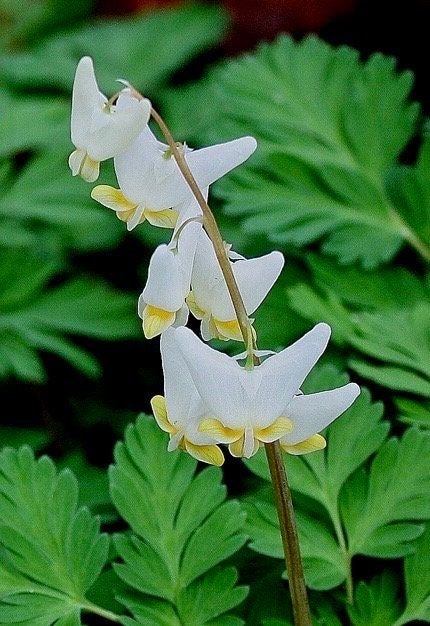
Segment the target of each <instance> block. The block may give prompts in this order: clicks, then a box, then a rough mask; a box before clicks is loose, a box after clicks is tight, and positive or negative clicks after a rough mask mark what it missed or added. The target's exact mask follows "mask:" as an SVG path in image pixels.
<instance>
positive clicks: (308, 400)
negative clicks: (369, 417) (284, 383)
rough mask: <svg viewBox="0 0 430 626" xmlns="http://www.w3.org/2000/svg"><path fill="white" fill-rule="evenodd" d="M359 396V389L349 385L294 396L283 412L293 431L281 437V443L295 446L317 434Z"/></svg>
mask: <svg viewBox="0 0 430 626" xmlns="http://www.w3.org/2000/svg"><path fill="white" fill-rule="evenodd" d="M359 394H360V387H359V386H358V385H356V384H355V383H349V384H348V385H344V386H343V387H339V388H338V389H331V390H330V391H321V392H320V393H312V394H309V395H299V396H295V397H294V398H293V399H292V400H291V402H290V403H289V404H288V406H287V407H286V409H285V412H284V415H285V416H286V417H288V418H290V419H291V420H292V422H293V423H294V430H293V431H292V432H291V433H288V435H285V437H282V439H281V442H282V443H285V444H289V445H291V444H296V443H300V442H301V441H304V440H305V439H308V437H311V436H312V435H315V434H316V433H319V432H320V431H321V430H323V429H324V428H326V426H328V425H329V424H331V422H333V420H335V419H336V418H337V417H339V415H342V413H344V411H346V410H347V409H348V408H349V407H350V406H351V404H352V403H353V402H354V400H355V399H356V398H357V396H358V395H359Z"/></svg>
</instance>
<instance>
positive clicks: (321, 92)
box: [189, 36, 428, 268]
mask: <svg viewBox="0 0 430 626" xmlns="http://www.w3.org/2000/svg"><path fill="white" fill-rule="evenodd" d="M412 80H413V79H412V75H411V73H409V72H403V73H396V71H395V64H394V60H393V59H391V58H388V57H384V56H382V55H381V54H375V55H373V56H372V57H370V59H369V60H368V61H366V62H365V63H362V62H361V61H360V60H359V58H358V53H357V52H356V51H355V50H352V49H350V48H346V47H340V48H338V49H335V48H332V47H330V46H329V45H328V44H326V43H324V42H323V41H321V40H319V39H317V38H315V37H309V38H307V39H305V40H303V41H301V42H299V43H296V42H294V41H293V40H292V39H290V38H288V37H285V36H281V37H280V38H279V39H278V40H277V41H275V42H273V43H271V44H264V45H262V46H261V47H260V48H259V49H258V50H257V51H256V52H255V53H253V54H248V55H245V56H243V57H242V58H240V59H238V60H234V61H231V62H230V63H228V64H226V65H224V66H222V67H220V68H218V69H217V70H216V71H214V72H213V73H212V74H211V76H210V80H209V84H208V86H206V87H205V88H204V89H203V93H202V99H204V100H205V102H206V101H208V100H212V102H211V103H210V104H209V110H210V111H211V112H212V115H211V117H210V126H209V125H208V129H207V131H206V132H203V133H202V136H203V137H204V139H208V138H211V139H212V136H213V133H214V131H213V129H214V128H216V129H217V133H218V135H219V133H220V132H221V133H223V135H224V136H226V137H229V138H230V137H231V136H232V135H233V134H234V135H235V136H237V135H240V134H243V133H247V134H248V133H251V134H253V135H254V136H255V137H256V138H257V140H258V141H259V144H260V154H259V155H258V154H257V156H256V158H254V159H252V160H251V161H250V162H248V164H246V165H245V166H243V167H242V168H240V170H238V171H237V172H236V173H234V174H233V175H232V176H230V177H228V179H226V180H223V181H222V182H220V183H219V184H218V185H217V187H216V192H217V193H218V195H219V196H220V197H221V198H222V199H224V200H225V202H226V204H225V211H226V212H227V213H228V215H230V216H232V217H235V218H236V219H238V218H241V219H242V220H243V226H244V229H245V230H246V231H247V232H248V233H251V234H259V235H262V234H264V235H265V236H266V235H267V236H268V237H269V238H270V239H271V240H272V241H274V242H276V243H277V244H283V245H286V246H291V245H295V246H304V245H307V244H309V243H312V242H314V241H319V242H322V248H323V249H324V251H325V252H327V253H328V254H332V255H334V256H336V257H337V258H338V259H339V260H340V262H341V263H342V264H350V263H353V262H355V261H358V262H359V263H360V264H361V265H363V266H364V267H368V268H370V267H375V266H378V265H380V264H381V263H384V262H386V261H388V260H390V259H391V258H392V257H393V256H394V255H395V254H396V253H397V251H398V250H399V249H400V247H401V246H402V245H403V244H404V243H405V242H409V243H410V244H411V245H413V246H415V247H418V245H419V241H421V240H420V237H421V236H422V234H423V230H422V228H419V229H417V228H416V224H415V223H412V221H411V220H409V221H408V220H406V219H405V217H404V215H403V213H402V212H401V211H400V210H399V209H398V207H397V206H396V205H395V204H394V203H393V201H392V198H391V196H390V194H389V193H388V190H387V187H386V176H387V173H388V170H389V169H390V168H391V167H392V166H393V164H394V163H395V162H396V160H397V159H398V158H399V155H400V153H401V151H402V150H403V148H404V147H405V146H406V144H407V143H408V142H409V141H410V140H411V138H412V136H413V134H414V130H415V126H416V122H417V117H418V106H417V105H416V104H415V103H411V102H410V100H409V96H410V91H411V88H412ZM206 85H207V83H206ZM191 96H192V97H194V98H195V97H196V94H195V92H192V93H191ZM189 106H190V107H191V103H190V105H189ZM416 211H418V212H420V216H421V218H422V220H423V221H424V220H425V215H424V214H423V211H420V208H417V209H416ZM427 223H428V220H427ZM417 240H418V243H417ZM424 243H425V242H424Z"/></svg>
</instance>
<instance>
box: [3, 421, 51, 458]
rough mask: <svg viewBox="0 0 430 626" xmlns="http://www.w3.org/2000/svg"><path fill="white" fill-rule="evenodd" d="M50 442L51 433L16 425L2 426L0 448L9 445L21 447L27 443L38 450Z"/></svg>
mask: <svg viewBox="0 0 430 626" xmlns="http://www.w3.org/2000/svg"><path fill="white" fill-rule="evenodd" d="M48 443H49V434H48V433H47V432H45V431H44V430H39V429H36V428H16V427H15V426H0V448H3V447H5V446H9V447H11V448H19V447H21V446H22V445H24V444H26V445H28V446H30V447H31V448H32V449H33V450H35V451H36V452H38V451H39V450H41V449H43V448H45V447H46V446H47V445H48Z"/></svg>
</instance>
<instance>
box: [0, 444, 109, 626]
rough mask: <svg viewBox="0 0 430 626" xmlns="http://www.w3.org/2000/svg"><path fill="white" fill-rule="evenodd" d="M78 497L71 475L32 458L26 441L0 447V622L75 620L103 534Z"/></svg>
mask: <svg viewBox="0 0 430 626" xmlns="http://www.w3.org/2000/svg"><path fill="white" fill-rule="evenodd" d="M77 498H78V489H77V482H76V479H75V478H74V476H73V474H72V473H71V472H70V471H67V470H64V471H63V472H61V473H57V471H56V469H55V467H54V464H53V463H52V461H51V460H50V459H49V458H47V457H42V458H41V459H40V460H39V461H35V459H34V456H33V453H32V452H31V450H30V448H28V447H23V448H20V450H12V449H11V448H6V449H4V450H3V452H2V453H1V454H0V529H1V530H0V532H1V537H2V555H1V560H0V598H1V604H0V622H1V623H3V624H17V623H19V624H23V625H24V624H25V625H27V624H28V626H30V624H33V625H34V626H50V625H51V624H54V623H55V624H57V625H58V624H63V625H66V624H68V625H72V624H73V625H78V624H80V623H81V622H80V617H79V616H80V611H81V609H82V608H85V607H86V606H87V605H88V604H89V603H88V601H87V600H86V598H85V594H86V593H87V591H88V589H89V588H90V587H91V585H92V584H93V583H94V582H95V580H97V578H98V576H99V574H100V572H101V569H102V567H103V566H104V564H105V562H106V559H107V551H108V537H107V536H106V535H101V534H100V533H99V523H98V521H97V519H95V518H93V517H91V515H90V514H89V512H88V510H87V509H85V508H81V509H78V508H77ZM57 620H60V621H57Z"/></svg>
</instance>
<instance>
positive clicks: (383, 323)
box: [288, 284, 430, 397]
mask: <svg viewBox="0 0 430 626" xmlns="http://www.w3.org/2000/svg"><path fill="white" fill-rule="evenodd" d="M288 299H289V304H290V306H291V308H292V309H293V310H294V311H296V312H298V313H300V314H301V315H302V316H303V317H305V318H306V319H310V320H312V321H315V322H317V321H318V322H319V321H320V320H321V319H324V320H326V321H327V322H328V323H330V324H331V325H332V326H333V341H334V342H335V343H338V344H339V345H340V346H344V345H345V344H346V345H349V346H352V347H354V348H355V349H356V350H358V351H360V352H361V353H362V354H358V355H356V356H355V357H352V358H350V359H349V362H348V364H349V365H350V367H351V368H352V369H354V370H355V371H357V372H358V373H359V374H360V375H362V376H364V377H366V378H369V379H371V380H373V381H375V382H377V383H379V384H381V385H383V386H386V387H389V388H391V389H395V390H401V391H410V392H412V393H417V394H419V395H423V396H425V397H430V367H429V363H430V301H419V302H417V303H416V304H413V305H411V306H410V307H408V308H406V307H405V308H387V309H383V310H377V311H371V312H370V311H369V312H368V311H361V312H354V313H353V314H352V312H350V311H348V309H346V308H345V307H344V306H343V304H342V303H341V301H340V298H339V297H338V296H337V295H335V294H334V293H332V292H330V293H329V294H328V296H327V297H326V298H324V297H322V296H320V295H319V294H318V293H316V291H314V290H313V289H312V288H311V287H308V286H307V285H304V284H300V285H296V286H294V287H292V288H291V289H289V290H288ZM399 328H401V329H402V332H401V333H399ZM368 357H371V358H373V359H375V360H376V361H379V363H378V362H376V363H372V362H371V361H369V359H368ZM381 361H382V363H381Z"/></svg>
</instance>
